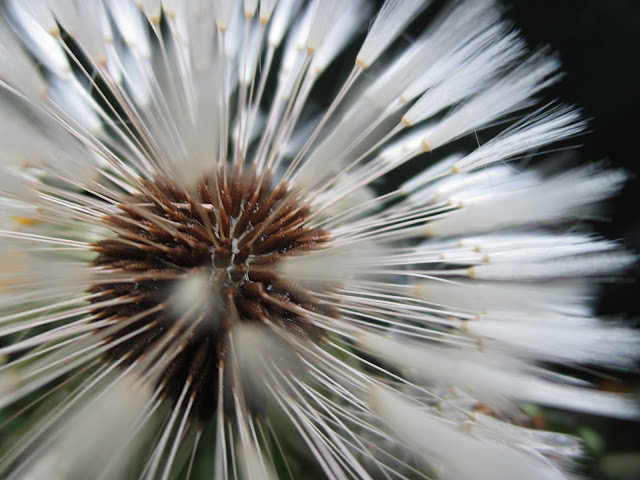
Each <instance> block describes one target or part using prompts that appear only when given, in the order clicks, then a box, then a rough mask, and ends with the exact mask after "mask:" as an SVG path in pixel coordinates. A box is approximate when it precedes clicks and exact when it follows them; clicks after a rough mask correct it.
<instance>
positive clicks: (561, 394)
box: [359, 333, 640, 418]
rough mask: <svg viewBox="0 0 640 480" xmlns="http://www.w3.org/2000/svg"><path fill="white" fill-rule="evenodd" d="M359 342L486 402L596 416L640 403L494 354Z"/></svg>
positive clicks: (624, 413) (629, 412)
mask: <svg viewBox="0 0 640 480" xmlns="http://www.w3.org/2000/svg"><path fill="white" fill-rule="evenodd" d="M359 343H360V345H362V347H363V348H365V349H366V351H368V352H369V353H372V354H374V355H376V356H378V357H379V358H380V359H381V360H384V361H388V362H391V363H393V364H394V365H396V366H398V367H400V368H402V369H405V371H406V372H407V373H408V374H410V375H411V376H413V377H416V378H419V379H422V381H427V382H434V383H435V384H437V385H442V386H452V387H453V386H455V387H458V388H462V389H466V390H467V391H468V392H469V393H471V394H472V395H474V396H475V397H476V398H478V399H479V400H480V401H483V402H485V403H487V404H488V405H496V406H499V404H500V401H501V398H505V397H506V398H510V399H514V400H520V401H529V402H535V403H541V404H543V405H549V406H554V407H560V408H571V409H575V410H580V411H583V412H587V413H593V414H598V415H611V416H618V417H621V418H636V417H638V416H639V415H640V407H639V406H638V405H636V403H635V402H634V401H633V400H632V399H630V398H626V397H621V396H618V395H615V394H612V393H608V392H601V391H597V390H590V389H587V388H583V387H577V386H574V385H569V384H563V383H557V382H554V381H551V380H547V379H544V378H542V377H541V376H540V375H539V374H540V373H541V372H535V371H532V372H529V371H528V367H527V366H526V364H524V363H521V362H518V361H517V360H515V359H514V358H511V357H509V358H510V360H507V358H506V357H503V356H502V355H501V354H497V353H495V352H478V351H475V352H474V351H463V350H456V349H447V348H439V347H437V346H430V347H429V348H424V346H422V345H418V344H413V345H411V344H408V343H407V342H406V341H404V342H403V341H399V340H396V339H391V338H385V337H383V336H382V335H378V334H369V333H367V334H362V335H360V337H359Z"/></svg>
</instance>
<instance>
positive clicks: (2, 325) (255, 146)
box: [0, 0, 640, 479]
mask: <svg viewBox="0 0 640 480" xmlns="http://www.w3.org/2000/svg"><path fill="white" fill-rule="evenodd" d="M429 4H430V2H429V1H428V0H387V1H386V2H385V3H384V4H383V6H382V7H381V9H380V11H379V12H378V13H377V14H375V12H373V11H372V6H371V5H370V4H369V3H368V2H367V1H365V0H353V1H352V2H336V1H327V2H325V1H321V0H311V1H308V2H305V1H298V0H280V1H273V0H272V1H267V0H262V1H260V2H258V1H257V0H255V1H249V0H247V1H244V2H240V1H215V0H214V1H208V0H204V1H202V0H189V1H184V2H181V1H169V0H166V1H164V0H163V1H160V0H140V1H138V2H134V1H133V0H112V1H106V0H90V1H87V2H73V1H71V0H60V1H56V2H41V1H32V0H6V1H5V2H4V3H3V4H2V6H1V7H0V8H1V11H2V16H1V18H0V89H1V91H0V102H1V103H2V108H1V109H0V138H1V139H2V150H1V155H2V160H1V163H0V169H1V172H0V197H1V201H2V205H3V207H2V215H1V216H0V240H1V242H2V243H1V248H0V257H1V265H0V360H1V362H2V363H1V364H0V407H1V408H2V409H3V413H2V416H1V417H0V422H1V424H0V438H2V442H1V444H2V446H1V447H0V472H2V476H3V478H5V477H6V478H11V479H19V478H30V479H41V478H51V476H56V475H57V478H89V477H90V478H100V479H103V478H143V479H152V478H159V479H168V478H200V476H204V477H203V478H214V479H225V478H247V479H249V478H279V477H283V478H310V477H313V476H322V475H324V476H325V477H327V478H332V479H347V478H365V479H366V478H386V479H391V478H436V477H437V478H487V477H489V476H491V477H492V478H505V479H507V478H509V479H510V478H514V477H517V478H532V479H533V478H536V479H537V478H549V479H563V478H572V475H573V473H572V471H573V468H574V461H575V460H577V459H578V458H580V456H581V455H582V452H581V446H580V443H579V441H578V440H577V439H574V438H572V437H570V436H568V435H564V434H560V433H552V432H547V431H543V430H538V429H535V428H534V427H533V425H532V422H531V419H530V418H529V417H528V416H527V415H526V414H525V413H524V411H523V410H522V409H521V408H520V405H521V402H533V403H537V404H540V405H545V406H551V407H556V408H561V409H567V410H577V411H581V412H587V413H590V414H596V415H609V416H613V417H620V418H637V417H638V416H639V415H640V408H639V407H638V404H637V402H635V401H634V399H631V398H629V397H627V396H624V395H617V394H613V393H607V392H603V391H600V390H598V389H596V388H595V387H594V386H592V385H589V384H588V383H587V382H585V381H583V380H581V379H578V378H574V377H572V376H569V375H567V374H560V373H558V371H559V369H560V367H561V368H562V369H563V371H566V368H567V367H569V368H571V367H575V366H579V365H587V366H604V367H606V368H611V369H628V368H631V367H633V366H634V365H635V362H637V359H638V357H639V355H638V352H639V351H640V348H639V347H640V335H638V332H637V331H635V330H632V329H629V328H627V327H625V326H623V325H620V324H618V323H616V322H612V321H606V320H603V319H600V318H597V317H596V316H594V313H593V308H592V303H593V298H594V296H595V295H597V287H598V283H599V281H600V280H601V279H603V278H610V277H612V276H616V275H619V274H620V273H621V272H623V271H624V269H625V268H627V267H628V266H629V265H631V264H632V263H633V262H634V261H635V255H634V254H632V253H629V252H627V251H625V250H624V249H623V248H622V247H621V246H620V245H619V244H618V243H617V242H613V241H609V240H605V239H602V238H600V237H599V236H597V235H595V234H593V233H591V232H589V230H588V229H587V227H586V226H584V225H582V224H581V219H583V218H586V217H589V216H590V215H593V214H594V213H595V212H597V209H598V203H599V202H601V201H602V200H605V199H607V198H609V197H611V196H613V195H615V194H616V192H617V190H618V189H619V188H620V187H621V185H622V184H623V183H624V181H625V179H626V175H625V173H624V172H622V171H618V170H604V169H602V168H600V167H598V166H587V167H582V168H578V169H574V170H569V171H566V170H564V169H563V168H562V166H556V164H554V163H553V162H550V163H545V165H544V167H543V166H542V164H541V163H538V164H536V163H535V162H532V163H531V164H530V165H528V166H527V168H524V167H523V165H522V162H520V161H519V159H520V158H522V157H523V156H528V155H530V154H532V153H534V152H535V151H536V150H538V149H541V148H545V147H546V146H548V145H550V144H551V143H553V142H557V141H561V140H566V139H568V138H571V137H573V136H575V135H577V134H579V133H581V132H582V131H583V130H584V129H585V123H584V122H583V121H582V120H581V118H580V114H579V112H578V111H577V110H576V109H575V108H573V107H570V106H565V105H556V104H549V105H546V106H544V107H541V108H540V107H535V105H536V102H537V97H538V96H539V94H540V92H541V91H542V90H543V89H544V88H545V87H547V86H549V85H551V84H552V83H554V82H555V81H557V80H558V78H559V76H560V65H559V63H558V60H557V59H556V58H555V57H554V56H553V55H552V54H551V53H550V52H549V51H547V50H546V49H542V50H538V51H530V50H528V49H527V47H526V46H525V45H524V42H523V41H522V40H521V39H520V38H519V36H518V34H517V32H515V30H514V28H513V27H512V26H511V25H510V24H509V23H508V22H507V21H505V20H503V19H502V16H501V9H500V6H499V5H498V4H497V3H495V2H494V1H492V0H460V1H456V2H451V3H450V4H448V5H447V6H445V7H444V8H443V9H441V11H437V9H435V8H434V7H432V6H430V5H429ZM426 8H431V9H432V10H433V12H431V13H432V14H433V15H435V19H434V21H433V23H432V25H431V26H429V27H427V29H426V30H425V32H424V33H423V34H421V35H420V36H419V37H418V38H416V39H415V40H414V41H412V42H411V43H408V44H407V42H405V41H403V40H402V39H399V36H400V35H401V33H402V31H403V30H404V29H406V27H407V26H408V25H409V24H411V23H412V22H413V21H414V20H415V19H416V18H417V17H418V15H420V13H421V12H422V11H424V10H425V9H426ZM367 27H368V31H367ZM356 44H359V45H360V48H359V50H358V53H357V54H355V56H354V57H353V58H346V57H348V53H345V52H348V51H349V49H348V48H347V47H348V46H350V45H356ZM345 62H353V63H351V65H352V70H351V71H350V73H346V74H345V75H344V77H343V78H340V77H339V75H337V77H336V78H332V79H330V80H331V81H333V87H332V88H335V92H334V93H335V96H334V97H333V98H332V100H331V101H330V102H329V104H328V105H326V106H324V107H318V106H317V105H315V103H316V99H317V98H318V97H319V95H317V93H316V92H317V90H318V89H320V88H326V87H324V85H326V83H318V80H319V79H324V78H327V77H330V76H335V74H334V73H333V72H331V73H329V72H328V69H329V67H330V66H331V65H332V64H337V63H340V64H346V63H345ZM321 96H322V97H324V98H326V97H327V95H325V93H324V92H323V95H321ZM514 118H516V119H517V120H515V123H511V122H513V119H514ZM489 124H491V125H492V127H493V128H500V129H501V130H502V132H501V133H499V134H497V135H496V136H495V138H493V140H490V141H487V142H486V143H483V144H481V145H479V146H478V147H477V148H476V149H475V150H472V151H465V150H464V148H463V147H460V149H461V151H460V152H459V153H458V154H453V155H450V156H446V157H441V156H440V155H439V149H440V147H442V146H444V145H447V144H450V143H452V142H454V141H455V140H456V139H458V138H460V137H463V136H465V135H468V134H471V133H473V132H476V131H477V130H479V129H483V128H485V127H487V126H488V125H489ZM427 152H428V153H427ZM408 162H412V164H411V165H418V167H416V172H415V175H413V176H412V177H411V178H408V179H406V181H404V182H403V183H401V184H400V185H399V186H398V187H397V188H392V187H390V188H388V189H387V190H386V191H381V189H380V188H378V186H377V183H378V181H379V180H381V179H385V178H388V175H389V174H390V173H391V172H393V171H394V170H396V169H398V168H399V167H402V166H406V164H407V163H408ZM556 163H558V161H556ZM576 373H577V372H576Z"/></svg>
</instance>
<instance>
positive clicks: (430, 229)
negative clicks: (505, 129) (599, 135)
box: [426, 169, 626, 236]
mask: <svg viewBox="0 0 640 480" xmlns="http://www.w3.org/2000/svg"><path fill="white" fill-rule="evenodd" d="M516 178H517V177H516ZM625 179H626V174H625V173H624V172H623V171H619V170H614V171H608V172H602V173H598V174H596V173H595V172H593V171H591V170H590V169H582V170H576V171H573V172H571V173H568V174H566V175H563V176H560V177H557V178H555V179H552V180H549V181H546V182H543V183H540V184H539V185H536V186H532V187H529V188H523V189H521V190H520V189H516V190H514V191H511V192H506V193H501V192H495V193H493V194H489V195H482V194H480V195H474V194H473V192H471V194H470V195H468V196H465V195H461V197H460V198H459V201H460V202H462V208H460V209H459V210H457V211H456V212H453V213H451V214H450V215H447V216H444V217H442V218H441V219H437V220H434V221H433V222H430V223H429V224H428V225H427V227H426V233H427V234H428V235H430V236H452V235H460V234H464V233H475V232H489V231H495V230H499V229H504V228H509V227H515V226H518V225H523V224H537V225H541V224H545V223H552V222H557V221H563V220H568V219H571V218H572V216H574V215H577V214H581V213H583V211H582V209H583V208H584V207H585V206H587V205H590V204H593V203H595V202H598V201H601V200H603V199H606V198H608V197H610V196H612V195H615V193H616V191H618V190H619V189H620V187H621V186H622V184H623V183H624V181H625Z"/></svg>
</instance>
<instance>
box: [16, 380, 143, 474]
mask: <svg viewBox="0 0 640 480" xmlns="http://www.w3.org/2000/svg"><path fill="white" fill-rule="evenodd" d="M152 393H153V392H152V391H151V389H150V388H149V386H148V385H145V384H142V383H141V382H139V381H137V379H135V378H134V377H133V376H132V375H128V376H125V377H123V378H121V379H119V380H118V381H117V382H116V383H115V384H113V385H109V386H107V387H106V389H105V390H104V391H103V392H100V393H98V394H97V395H96V397H95V399H93V400H90V401H88V402H87V404H86V405H85V406H84V407H83V408H82V409H80V410H78V411H77V412H76V413H75V414H74V415H73V416H72V418H70V419H68V421H67V422H66V423H65V424H64V426H62V427H61V428H60V430H59V431H58V432H56V433H55V434H54V437H53V439H52V442H50V444H49V445H47V447H45V450H44V451H41V452H38V455H37V456H35V458H31V461H30V462H29V464H28V465H27V466H26V470H25V471H23V473H22V476H21V477H20V478H24V479H30V480H44V479H51V478H60V479H66V478H80V477H84V478H97V477H98V476H99V475H101V474H104V473H107V478H113V479H116V478H121V477H120V475H121V474H122V472H125V471H126V465H127V464H128V463H129V462H131V461H133V459H134V458H133V457H134V453H135V451H136V448H135V444H130V445H127V448H120V447H121V446H123V445H124V444H125V443H126V442H128V441H129V437H130V435H131V434H132V432H133V428H134V427H135V425H136V423H137V422H138V421H140V420H141V419H142V416H143V413H144V409H145V408H146V407H147V404H148V403H149V402H150V400H151V398H152ZM98 433H99V434H98ZM134 443H135V442H134ZM114 451H119V452H120V453H119V455H118V456H117V457H114V456H113V452H114ZM106 467H109V468H110V471H109V472H105V471H104V469H105V468H106ZM103 478H105V477H103Z"/></svg>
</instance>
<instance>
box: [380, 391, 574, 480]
mask: <svg viewBox="0 0 640 480" xmlns="http://www.w3.org/2000/svg"><path fill="white" fill-rule="evenodd" d="M371 394H372V397H373V398H372V401H373V405H374V409H375V410H376V412H377V413H378V414H379V415H380V417H381V418H382V420H383V421H384V422H386V423H387V424H388V425H389V426H390V427H391V428H392V429H393V430H394V431H396V432H397V433H398V435H399V436H400V438H402V440H403V441H404V442H405V443H406V444H407V445H409V446H410V447H411V449H412V450H413V451H414V452H417V453H418V454H420V455H422V456H423V458H424V459H425V460H426V461H428V462H430V463H432V464H433V463H434V462H438V463H436V465H439V466H440V467H441V471H440V475H439V476H441V477H444V478H451V479H453V478H463V479H473V478H493V479H504V480H511V479H513V478H522V479H531V480H534V479H535V480H538V479H549V480H564V479H566V478H567V477H566V476H565V475H564V473H562V472H561V471H559V470H558V469H557V468H555V467H554V466H553V465H552V464H549V463H545V462H543V461H541V460H538V459H535V457H531V456H529V455H527V454H526V453H525V451H523V450H518V449H516V448H513V447H511V446H508V445H505V444H503V443H493V442H486V441H485V442H483V441H481V440H479V439H477V438H475V437H474V436H473V435H470V434H469V433H466V432H464V431H463V430H462V429H461V428H459V427H458V426H456V425H453V424H451V423H449V422H447V421H446V420H443V419H440V418H437V416H436V415H435V412H428V411H424V410H421V409H420V408H419V407H418V406H417V405H416V404H414V403H412V402H410V401H408V400H406V399H404V398H402V397H401V396H400V395H399V394H396V393H393V392H390V391H389V390H387V389H383V388H381V387H376V388H374V389H373V390H372V392H371Z"/></svg>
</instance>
